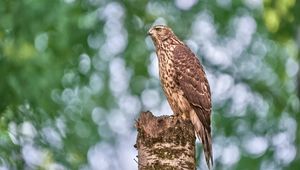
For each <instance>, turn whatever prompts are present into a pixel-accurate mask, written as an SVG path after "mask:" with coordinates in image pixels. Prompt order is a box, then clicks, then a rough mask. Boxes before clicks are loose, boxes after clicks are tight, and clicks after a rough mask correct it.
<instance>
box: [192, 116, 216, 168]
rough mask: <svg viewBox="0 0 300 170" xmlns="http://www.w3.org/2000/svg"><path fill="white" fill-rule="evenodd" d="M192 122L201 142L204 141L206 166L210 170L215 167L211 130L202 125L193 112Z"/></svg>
mask: <svg viewBox="0 0 300 170" xmlns="http://www.w3.org/2000/svg"><path fill="white" fill-rule="evenodd" d="M190 118H191V122H192V124H193V125H194V129H195V132H196V135H197V137H198V138H199V140H200V139H201V141H202V147H203V151H204V155H205V160H206V164H207V166H208V169H210V168H211V166H212V165H213V154H212V140H211V133H210V129H207V128H205V126H204V125H203V124H202V123H201V121H200V120H199V118H198V116H197V115H196V114H193V112H191V114H190Z"/></svg>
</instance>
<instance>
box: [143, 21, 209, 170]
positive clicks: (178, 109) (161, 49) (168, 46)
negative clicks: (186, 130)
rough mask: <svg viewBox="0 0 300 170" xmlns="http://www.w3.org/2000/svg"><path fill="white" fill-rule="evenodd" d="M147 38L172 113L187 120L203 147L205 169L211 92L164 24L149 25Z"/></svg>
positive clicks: (185, 48) (191, 56) (198, 65)
mask: <svg viewBox="0 0 300 170" xmlns="http://www.w3.org/2000/svg"><path fill="white" fill-rule="evenodd" d="M148 35H149V36H150V37H151V39H152V41H153V44H154V46H155V49H156V55H157V58H158V67H159V79H160V82H161V86H162V89H163V91H164V94H165V96H166V98H167V101H168V103H169V105H170V107H171V109H172V111H173V113H174V116H178V117H180V118H181V119H183V120H190V121H191V122H192V124H193V126H194V130H195V134H196V136H197V137H198V139H199V140H201V142H202V145H203V151H204V155H205V160H206V164H207V166H208V169H210V168H211V166H212V165H213V154H212V138H211V110H212V104H211V91H210V86H209V83H208V80H207V78H206V74H205V71H204V69H203V66H202V65H201V63H200V61H199V59H198V58H197V56H196V55H195V54H194V53H193V52H192V51H191V49H190V48H189V47H188V46H187V45H186V44H185V43H184V42H183V41H181V40H180V39H179V38H178V37H177V36H176V35H175V34H174V32H173V31H172V29H171V28H170V27H168V26H165V25H155V26H152V27H151V28H150V29H149V31H148Z"/></svg>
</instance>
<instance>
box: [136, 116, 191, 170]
mask: <svg viewBox="0 0 300 170" xmlns="http://www.w3.org/2000/svg"><path fill="white" fill-rule="evenodd" d="M136 128H137V130H138V135H137V141H136V145H135V147H136V148H137V150H138V169H139V170H152V169H153V170H157V169H164V170H169V169H170V170H171V169H172V170H173V169H184V170H194V169H196V168H195V167H196V166H195V140H196V137H195V132H194V128H193V125H192V124H191V122H190V121H187V120H181V119H180V118H178V117H174V116H160V117H155V116H153V114H152V113H151V112H142V113H141V115H140V117H139V119H138V121H137V123H136Z"/></svg>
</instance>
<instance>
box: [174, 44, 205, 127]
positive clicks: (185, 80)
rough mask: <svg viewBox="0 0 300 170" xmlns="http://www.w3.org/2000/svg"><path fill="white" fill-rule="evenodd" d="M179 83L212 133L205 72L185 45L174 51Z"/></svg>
mask: <svg viewBox="0 0 300 170" xmlns="http://www.w3.org/2000/svg"><path fill="white" fill-rule="evenodd" d="M174 64H175V69H176V74H177V82H178V84H179V86H180V88H181V90H182V91H183V93H184V96H185V97H186V99H187V100H188V101H189V103H190V104H191V105H192V107H193V108H194V109H195V111H196V113H197V116H198V118H199V119H200V121H201V123H202V124H203V125H204V127H205V128H206V129H207V130H208V131H209V132H210V113H211V93H210V88H209V85H208V81H207V79H206V77H205V72H204V70H203V68H202V66H201V64H200V62H199V60H198V59H197V57H196V56H195V55H194V53H193V52H192V51H191V50H190V49H189V48H188V47H187V46H184V45H178V46H177V47H176V48H175V49H174Z"/></svg>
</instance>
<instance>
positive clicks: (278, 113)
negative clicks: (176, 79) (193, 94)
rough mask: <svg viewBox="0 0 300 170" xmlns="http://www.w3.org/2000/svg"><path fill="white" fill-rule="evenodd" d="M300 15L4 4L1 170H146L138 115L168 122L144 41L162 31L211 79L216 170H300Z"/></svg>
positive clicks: (273, 4) (56, 1)
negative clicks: (140, 167)
mask: <svg viewBox="0 0 300 170" xmlns="http://www.w3.org/2000/svg"><path fill="white" fill-rule="evenodd" d="M299 9H300V1H296V0H224V1H223V0H217V1H211V0H186V1H183V0H182V1H181V0H174V1H159V0H149V1H148V0H123V1H109V0H19V1H12V0H1V1H0V169H104V170H105V169H125V170H127V169H128V170H129V169H137V164H136V162H135V161H134V159H135V155H136V154H137V152H136V151H135V149H134V148H133V145H134V142H135V136H136V132H135V128H134V123H135V119H136V118H137V117H138V114H139V112H140V111H142V110H151V111H152V112H153V113H154V114H157V115H161V114H170V110H169V107H168V105H167V103H166V100H165V97H164V96H163V94H162V91H161V88H160V85H159V80H158V77H157V60H156V56H155V53H154V48H153V45H152V42H151V40H150V38H149V37H147V36H146V33H147V30H148V29H149V28H150V27H151V26H152V25H153V24H161V23H162V24H167V25H169V26H170V27H172V28H173V30H174V32H175V33H176V34H177V35H178V36H179V37H180V38H181V39H182V40H184V41H185V42H186V43H187V44H188V45H189V46H190V47H191V48H192V50H193V51H194V52H195V53H197V54H198V56H200V60H201V62H202V63H203V65H204V67H205V69H206V70H207V74H208V79H209V82H210V84H211V87H212V93H213V138H214V147H213V149H214V155H215V156H214V157H215V161H214V162H215V165H214V169H239V170H241V169H242V170H247V169H249V170H253V169H261V170H277V169H278V170H280V169H290V170H295V169H297V168H299V167H300V154H299V151H300V150H299V145H300V137H299V136H300V135H299V133H300V128H299V127H300V126H299V124H298V122H299V119H300V118H299V113H300V111H299V110H300V109H299V107H300V104H299V96H300V92H299V86H300V85H299V84H300V83H299V79H300V78H299V77H300V73H299V60H300V57H299V56H300V54H299V47H300V17H299V16H300V10H299ZM198 146H199V147H198V159H197V160H198V167H199V169H205V168H206V166H205V162H204V158H203V155H202V148H201V145H200V144H199V143H198Z"/></svg>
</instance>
